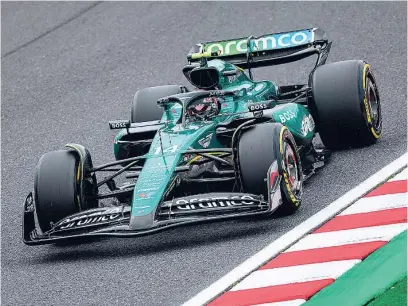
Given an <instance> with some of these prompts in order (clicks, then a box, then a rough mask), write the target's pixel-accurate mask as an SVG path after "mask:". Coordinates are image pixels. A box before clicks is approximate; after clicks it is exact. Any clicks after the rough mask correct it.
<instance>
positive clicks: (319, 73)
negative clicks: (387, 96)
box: [310, 60, 382, 149]
mask: <svg viewBox="0 0 408 306" xmlns="http://www.w3.org/2000/svg"><path fill="white" fill-rule="evenodd" d="M310 85H311V87H312V94H313V99H311V103H310V108H311V111H312V114H313V115H314V117H315V119H316V120H315V121H316V126H317V129H318V131H319V134H320V137H321V139H322V141H323V143H324V145H325V146H326V147H328V148H333V149H342V148H348V147H359V146H365V145H371V144H374V143H375V142H376V141H377V140H378V139H379V138H380V136H381V131H382V116H381V104H380V95H379V92H378V88H377V85H376V82H375V79H374V75H373V73H372V71H371V68H370V65H368V64H367V63H365V62H364V61H357V60H352V61H343V62H336V63H331V64H326V65H323V66H320V67H318V68H317V69H316V71H315V72H314V73H313V75H312V78H311V84H310Z"/></svg>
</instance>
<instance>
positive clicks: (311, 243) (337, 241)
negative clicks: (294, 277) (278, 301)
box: [286, 223, 408, 252]
mask: <svg viewBox="0 0 408 306" xmlns="http://www.w3.org/2000/svg"><path fill="white" fill-rule="evenodd" d="M407 228H408V224H406V223H399V224H390V225H381V226H372V227H363V228H355V229H350V230H344V231H335V232H325V233H317V234H310V235H307V236H306V237H304V238H303V239H302V240H300V241H299V242H298V243H296V244H295V245H293V246H292V247H290V248H289V249H288V250H287V251H286V252H293V251H303V250H310V249H317V248H325V247H333V246H340V245H345V244H352V243H362V242H372V241H390V240H391V239H392V238H393V237H394V236H396V235H398V234H399V233H401V232H403V231H404V230H406V229H407Z"/></svg>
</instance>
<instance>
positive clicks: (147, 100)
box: [130, 85, 183, 123]
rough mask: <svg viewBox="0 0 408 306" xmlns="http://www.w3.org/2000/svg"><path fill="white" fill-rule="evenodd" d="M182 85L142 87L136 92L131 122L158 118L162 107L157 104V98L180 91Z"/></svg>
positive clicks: (161, 114)
mask: <svg viewBox="0 0 408 306" xmlns="http://www.w3.org/2000/svg"><path fill="white" fill-rule="evenodd" d="M182 92H183V91H182V86H178V85H164V86H156V87H149V88H144V89H141V90H139V91H138V92H136V94H135V97H134V99H133V103H132V109H131V115H130V117H131V122H132V123H138V122H145V121H153V120H160V119H161V118H162V116H163V108H162V107H158V106H157V100H159V99H160V98H164V97H167V96H172V95H176V94H179V93H182Z"/></svg>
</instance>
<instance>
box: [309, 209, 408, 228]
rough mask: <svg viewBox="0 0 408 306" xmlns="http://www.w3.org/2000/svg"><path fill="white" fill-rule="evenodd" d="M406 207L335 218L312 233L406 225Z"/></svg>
mask: <svg viewBox="0 0 408 306" xmlns="http://www.w3.org/2000/svg"><path fill="white" fill-rule="evenodd" d="M407 212H408V209H407V208H406V207H400V208H392V209H386V210H380V211H373V212H366V213H362V214H354V215H345V216H337V217H334V218H333V219H331V220H330V221H329V222H327V223H326V224H324V225H323V226H321V227H320V228H319V229H317V230H316V231H314V233H324V232H333V231H341V230H347V229H353V228H362V227H370V226H378V225H387V224H396V223H406V222H407Z"/></svg>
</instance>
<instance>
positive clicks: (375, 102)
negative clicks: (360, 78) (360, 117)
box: [367, 78, 381, 130]
mask: <svg viewBox="0 0 408 306" xmlns="http://www.w3.org/2000/svg"><path fill="white" fill-rule="evenodd" d="M367 100H368V106H369V112H370V117H371V120H372V124H373V126H374V128H375V129H376V130H378V127H379V125H380V115H381V114H380V112H381V109H380V101H379V99H378V96H377V91H376V89H375V86H374V84H373V82H372V81H371V79H369V78H368V79H367Z"/></svg>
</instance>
